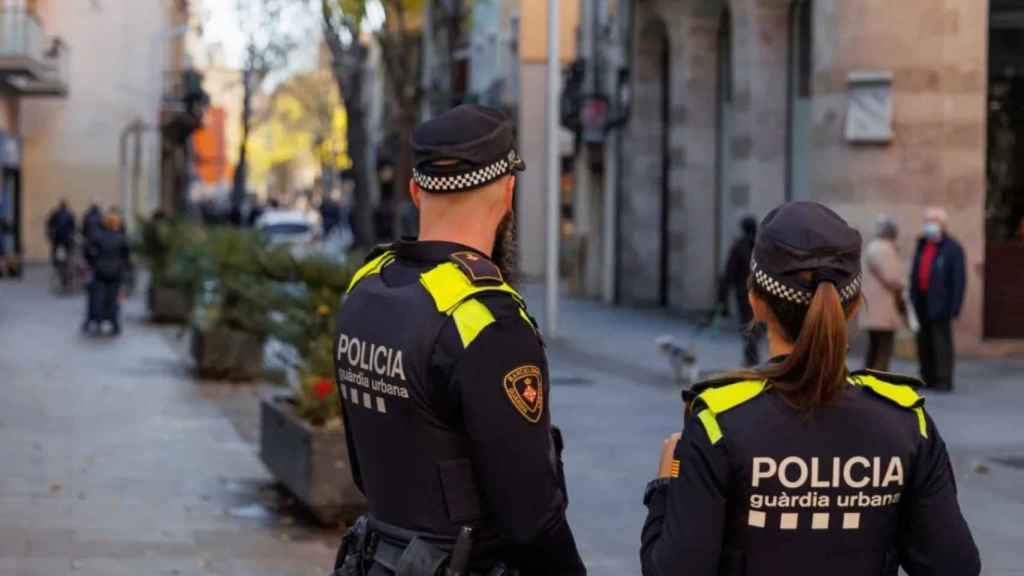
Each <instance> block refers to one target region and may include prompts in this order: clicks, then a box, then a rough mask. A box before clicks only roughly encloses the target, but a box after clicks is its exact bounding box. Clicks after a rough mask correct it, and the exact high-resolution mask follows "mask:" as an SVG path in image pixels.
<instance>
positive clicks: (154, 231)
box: [136, 218, 196, 324]
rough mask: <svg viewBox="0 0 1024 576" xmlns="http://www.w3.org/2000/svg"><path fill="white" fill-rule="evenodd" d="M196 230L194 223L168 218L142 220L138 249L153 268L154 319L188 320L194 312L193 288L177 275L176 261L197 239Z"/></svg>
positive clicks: (149, 299) (149, 298)
mask: <svg viewBox="0 0 1024 576" xmlns="http://www.w3.org/2000/svg"><path fill="white" fill-rule="evenodd" d="M195 231H196V229H195V226H194V225H192V224H188V223H186V222H183V221H178V220H168V219H166V218H153V219H150V220H147V221H145V222H143V223H142V233H141V234H140V236H139V241H138V244H137V246H136V250H137V252H138V253H140V254H141V256H142V258H143V260H145V262H146V264H147V266H148V268H149V286H148V287H147V289H146V306H147V308H148V309H149V316H150V319H152V320H153V321H154V322H169V323H176V324H184V323H186V322H188V318H189V315H190V314H191V312H192V292H191V287H190V286H189V285H188V283H187V282H186V281H185V280H184V279H183V278H181V277H180V276H178V275H176V274H175V261H176V259H177V258H178V255H179V253H180V251H182V250H185V249H186V247H187V245H188V244H189V243H190V242H193V241H194V240H195Z"/></svg>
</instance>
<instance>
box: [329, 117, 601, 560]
mask: <svg viewBox="0 0 1024 576" xmlns="http://www.w3.org/2000/svg"><path fill="white" fill-rule="evenodd" d="M412 144H413V152H414V155H415V168H414V172H413V179H412V182H410V195H411V197H412V200H413V202H414V203H415V204H416V206H417V207H418V209H419V211H420V234H419V239H418V240H416V241H402V242H399V243H396V244H392V245H389V246H385V247H381V248H379V249H377V250H376V251H375V252H374V253H373V254H371V255H370V257H369V258H368V259H367V262H366V263H365V265H364V266H363V267H362V268H361V269H360V270H359V271H358V272H357V274H356V275H355V277H354V278H353V280H352V284H351V286H350V287H349V291H348V294H347V296H346V299H345V301H344V303H343V305H342V307H341V311H340V312H339V317H338V323H337V325H338V335H337V340H336V345H337V346H336V356H335V367H336V378H337V384H338V387H339V391H340V396H341V399H342V405H343V410H342V411H343V421H344V423H345V429H346V441H347V444H348V453H349V459H350V462H351V467H352V475H353V479H354V481H355V483H356V485H357V486H358V487H359V489H360V490H361V491H362V492H363V493H364V494H365V495H366V498H367V500H368V502H369V514H368V515H367V516H366V517H364V518H361V519H360V520H359V521H358V522H357V523H356V525H355V526H354V527H353V528H352V529H351V530H350V531H349V533H348V534H347V535H346V537H345V539H344V541H343V543H342V546H341V549H340V550H339V555H338V562H337V564H336V567H335V568H336V572H335V573H336V574H340V575H363V574H370V575H374V576H376V575H386V574H398V575H402V576H427V575H433V574H453V575H454V574H493V575H499V574H523V575H534V574H540V575H544V574H573V575H576V574H580V575H582V574H586V570H585V568H584V566H583V563H582V561H581V560H580V557H579V554H578V552H577V549H576V543H575V540H574V538H573V534H572V531H571V530H570V528H569V525H568V523H567V521H566V516H565V511H566V506H567V496H566V490H565V481H564V476H563V474H562V464H561V437H560V435H559V434H558V433H557V429H555V428H553V427H552V426H551V416H550V411H549V392H550V388H549V380H548V368H547V362H546V359H545V355H544V348H543V344H542V342H541V339H540V336H539V334H538V332H537V326H536V324H535V322H534V321H533V319H532V318H531V317H530V316H529V314H528V313H527V310H526V304H525V302H524V301H523V298H522V297H521V296H520V295H519V293H518V292H516V290H515V289H514V288H512V287H511V286H510V285H509V283H508V273H509V268H508V264H509V263H510V262H512V261H513V259H512V255H511V251H512V250H511V247H512V245H513V243H512V232H511V224H510V223H511V218H512V202H513V190H514V188H515V174H516V173H517V172H519V171H521V170H523V169H524V168H525V166H524V164H523V162H522V160H521V159H520V158H519V155H518V153H517V151H516V145H515V137H514V130H513V127H512V125H511V123H510V121H509V120H508V118H507V117H506V116H505V115H504V114H503V113H501V112H499V111H497V110H493V109H489V108H485V107H481V106H473V105H463V106H459V107H457V108H455V109H453V110H451V111H449V112H447V113H445V114H442V115H441V116H438V117H437V118H435V119H433V120H431V121H429V122H426V123H424V124H422V125H421V126H419V127H418V128H417V129H416V131H415V133H414V135H413V139H412Z"/></svg>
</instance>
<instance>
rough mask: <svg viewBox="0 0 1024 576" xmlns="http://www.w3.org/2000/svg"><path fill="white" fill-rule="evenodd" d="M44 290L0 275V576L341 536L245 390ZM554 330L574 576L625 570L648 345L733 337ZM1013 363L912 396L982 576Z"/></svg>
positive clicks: (120, 568) (640, 467)
mask: <svg viewBox="0 0 1024 576" xmlns="http://www.w3.org/2000/svg"><path fill="white" fill-rule="evenodd" d="M45 287H46V271H45V270H42V269H33V270H30V272H29V276H28V278H27V279H26V280H25V281H23V282H21V283H11V282H6V281H5V282H0V386H2V390H3V396H2V397H0V462H3V465H0V575H2V576H8V575H11V576H27V575H45V576H53V575H62V574H76V575H77V574H86V575H97V576H99V575H103V576H107V575H118V574H125V575H133V576H135V575H151V574H156V575H193V574H195V575H239V576H242V575H254V576H261V575H267V576H270V575H275V576H281V575H284V576H290V575H306V574H309V575H324V574H326V573H327V567H328V566H329V564H330V562H331V560H332V559H333V554H334V546H335V544H336V542H337V540H338V538H339V536H340V533H339V531H338V530H336V529H331V530H324V529H321V528H318V527H315V526H314V525H313V524H312V523H311V522H310V521H309V519H308V517H306V516H305V515H304V514H303V513H302V512H301V511H300V510H297V509H296V508H295V506H293V505H289V503H288V502H287V498H286V497H285V496H283V495H281V494H280V493H279V492H278V491H277V490H276V489H275V488H274V487H273V483H272V480H271V478H270V477H269V475H268V474H267V472H266V471H265V470H264V468H263V466H262V464H261V463H260V462H259V459H258V458H257V456H256V454H257V449H256V446H255V443H256V442H257V441H258V437H257V431H258V428H257V422H258V410H257V391H258V388H257V387H254V386H231V385H216V384H203V383H197V382H195V381H194V380H193V379H192V377H191V375H190V373H189V372H188V370H187V365H186V363H185V362H184V361H183V355H184V350H185V345H184V341H182V340H179V339H177V338H176V334H175V330H174V329H168V328H161V327H155V326H152V325H149V324H147V323H145V322H143V321H142V317H143V310H142V303H141V299H140V298H138V297H136V298H135V299H134V300H132V301H130V302H129V303H128V305H127V309H126V319H127V320H126V326H125V333H124V335H123V336H122V337H121V338H120V339H117V340H114V339H106V338H86V337H83V336H81V335H80V334H79V333H78V320H79V318H80V317H81V312H82V308H83V304H84V303H83V298H80V297H75V298H57V297H55V296H52V295H50V294H49V293H47V291H46V289H45ZM526 293H527V298H528V299H529V300H530V301H531V302H536V303H538V306H535V307H534V308H533V310H534V311H535V312H540V313H541V314H538V315H539V316H542V315H543V314H542V312H543V310H541V309H540V307H539V302H540V301H541V300H540V299H539V298H538V296H540V295H541V294H540V293H539V291H537V290H536V289H534V288H532V287H530V288H528V289H527V290H526ZM561 328H562V330H561V334H562V335H563V337H561V338H558V339H555V340H553V341H551V342H550V346H549V352H550V354H551V364H552V383H553V387H554V391H553V394H552V397H553V400H552V402H553V405H552V412H553V416H554V420H555V422H556V423H558V424H559V425H560V426H562V428H563V429H564V431H565V434H566V439H567V454H566V465H567V476H568V481H569V491H570V508H569V514H570V521H571V522H572V524H573V527H574V530H575V532H576V534H577V539H578V541H579V544H580V548H581V551H582V553H583V555H584V558H585V560H586V562H587V564H588V566H589V568H590V573H591V574H594V575H598V576H605V575H607V576H611V575H624V574H625V575H628V574H638V573H639V561H638V558H637V549H638V547H639V535H640V526H641V523H642V522H643V518H644V513H645V510H644V508H643V506H642V505H641V503H640V499H641V496H642V492H643V488H644V485H645V484H646V482H647V480H649V479H650V477H651V476H652V475H653V473H654V469H655V467H656V466H655V464H656V462H655V461H656V458H657V453H658V449H659V447H660V443H661V440H662V438H663V437H664V436H665V435H667V434H668V433H670V432H672V431H674V430H678V428H679V426H680V420H681V404H680V401H679V392H678V389H677V388H676V387H675V386H674V385H673V384H672V383H671V382H670V378H669V370H668V364H667V362H666V361H665V359H664V358H663V357H661V356H660V355H659V354H658V352H657V351H656V349H655V347H654V344H653V342H654V339H655V337H657V336H659V335H661V334H672V335H675V336H676V337H677V338H678V339H679V340H680V341H681V342H684V343H688V344H690V345H692V346H694V347H695V348H696V350H697V351H698V354H699V356H700V359H701V364H702V367H703V368H704V369H716V368H721V367H726V366H729V365H732V364H734V363H735V362H736V361H737V360H738V358H739V349H740V348H739V340H738V338H737V337H736V336H735V335H734V334H729V333H723V332H712V331H705V332H699V331H697V330H695V329H694V328H693V327H692V326H691V325H688V324H686V323H684V322H682V321H681V320H679V319H675V318H672V317H670V316H667V315H665V314H663V313H661V312H658V311H637V310H625V309H612V308H606V307H603V306H600V305H597V304H593V303H589V302H583V301H566V302H565V303H564V308H563V311H562V327H561ZM853 364H854V365H856V364H857V361H856V360H855V361H854V362H853ZM898 368H900V369H903V370H908V369H910V371H912V368H913V367H912V366H908V365H906V364H903V365H900V366H898ZM1021 374H1024V362H1022V361H1019V360H1014V361H989V362H970V361H965V362H962V363H961V364H960V366H959V367H958V377H959V379H958V391H957V392H956V393H954V394H952V395H941V396H940V395H935V396H931V397H929V398H928V409H929V411H930V412H931V413H932V414H933V416H934V417H935V418H936V420H937V421H938V423H939V426H940V429H941V430H942V432H943V435H944V436H945V438H946V441H947V443H948V444H949V446H950V450H951V452H952V454H953V458H954V466H955V468H956V471H957V477H958V481H959V485H960V491H961V503H962V506H963V508H964V511H965V514H966V515H967V517H968V520H969V522H970V523H971V526H972V528H973V530H974V533H975V537H976V538H977V540H978V543H979V546H980V548H981V550H982V555H983V560H984V562H985V573H986V574H991V575H1004V574H1018V575H1020V574H1024V550H1022V549H1021V547H1020V543H1021V542H1024V524H1022V523H1021V522H1020V521H1019V519H1020V518H1022V517H1024V470H1022V469H1021V467H1022V466H1024V430H1022V429H1021V418H1020V413H1019V410H1020V407H1021V405H1022V400H1024V384H1022V383H1021V382H1020V380H1021V378H1020V375H1021Z"/></svg>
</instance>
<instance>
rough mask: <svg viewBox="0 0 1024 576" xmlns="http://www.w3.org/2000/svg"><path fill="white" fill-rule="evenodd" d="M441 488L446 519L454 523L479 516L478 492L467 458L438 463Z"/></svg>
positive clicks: (469, 520)
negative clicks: (446, 509)
mask: <svg viewBox="0 0 1024 576" xmlns="http://www.w3.org/2000/svg"><path fill="white" fill-rule="evenodd" d="M438 470H439V472H440V474H441V489H442V490H443V491H444V502H445V506H447V508H448V519H449V520H451V521H452V523H454V524H463V523H466V522H472V521H474V520H478V519H479V518H480V492H479V491H478V490H477V487H476V475H475V474H474V473H473V463H472V462H471V461H470V460H469V459H468V458H459V459H458V460H447V461H445V462H441V463H440V464H438Z"/></svg>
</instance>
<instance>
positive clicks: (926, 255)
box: [910, 208, 967, 391]
mask: <svg viewBox="0 0 1024 576" xmlns="http://www.w3.org/2000/svg"><path fill="white" fill-rule="evenodd" d="M948 220H949V216H948V215H947V214H946V211H945V210H943V209H941V208H929V209H928V211H927V212H925V225H924V235H923V236H922V237H921V238H920V239H919V240H918V241H917V252H916V253H915V255H914V265H913V267H912V268H911V270H910V297H911V299H912V300H913V302H914V311H915V312H916V313H917V318H918V320H919V321H920V323H921V330H920V331H919V332H918V333H917V355H918V357H919V358H920V361H921V378H922V379H923V380H924V382H925V384H926V385H927V386H928V387H929V388H934V389H936V390H944V391H950V390H952V389H953V355H954V350H953V328H952V323H953V320H954V319H955V318H957V317H958V316H960V308H961V306H963V302H964V292H965V291H966V288H967V266H966V264H965V258H964V249H963V247H962V246H961V245H960V243H959V242H957V241H956V240H954V239H953V237H952V236H950V235H949V233H948V231H947V228H946V225H947V221H948Z"/></svg>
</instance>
